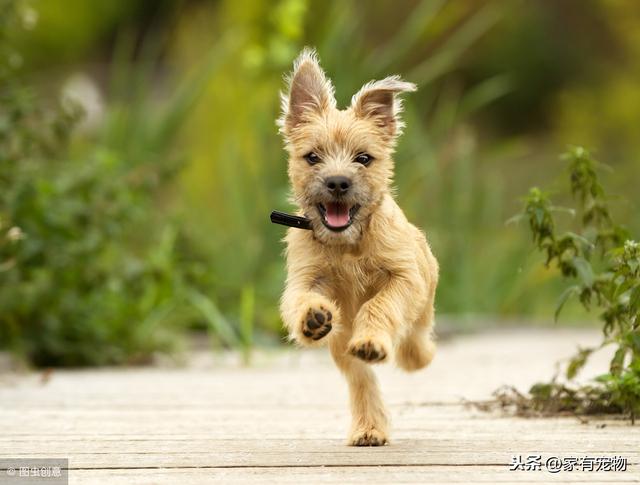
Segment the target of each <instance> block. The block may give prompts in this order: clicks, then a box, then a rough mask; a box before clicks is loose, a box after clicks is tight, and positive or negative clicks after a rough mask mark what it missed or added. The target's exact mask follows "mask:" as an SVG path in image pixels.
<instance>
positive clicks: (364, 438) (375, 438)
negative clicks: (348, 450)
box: [349, 427, 388, 446]
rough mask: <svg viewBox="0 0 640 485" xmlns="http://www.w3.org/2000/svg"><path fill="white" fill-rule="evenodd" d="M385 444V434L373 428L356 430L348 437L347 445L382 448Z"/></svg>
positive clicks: (386, 441)
mask: <svg viewBox="0 0 640 485" xmlns="http://www.w3.org/2000/svg"><path fill="white" fill-rule="evenodd" d="M387 443H388V440H387V436H386V434H385V433H384V432H382V431H381V430H379V429H377V428H375V427H373V428H368V429H357V430H355V431H353V432H352V433H351V436H350V437H349V444H350V445H351V446H383V445H386V444H387Z"/></svg>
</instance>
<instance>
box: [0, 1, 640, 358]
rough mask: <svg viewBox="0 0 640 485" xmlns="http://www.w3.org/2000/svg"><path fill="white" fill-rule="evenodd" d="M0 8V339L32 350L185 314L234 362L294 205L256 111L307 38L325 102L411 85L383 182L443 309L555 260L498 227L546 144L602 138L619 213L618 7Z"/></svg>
mask: <svg viewBox="0 0 640 485" xmlns="http://www.w3.org/2000/svg"><path fill="white" fill-rule="evenodd" d="M0 5H2V9H7V10H3V15H2V16H0V18H1V20H0V21H1V22H2V32H1V35H2V38H0V58H2V59H3V60H4V61H5V64H3V66H2V69H3V71H2V73H3V76H4V77H3V78H2V85H1V86H0V91H1V93H2V94H1V96H2V103H3V104H2V106H0V131H1V132H2V133H3V134H4V135H3V136H5V138H4V139H3V140H4V141H3V143H4V145H3V151H2V153H0V163H2V167H1V168H0V170H1V171H2V174H3V175H2V176H3V177H4V178H3V179H2V182H1V183H2V184H3V186H2V187H3V190H2V194H0V203H1V204H2V205H0V213H1V215H2V228H0V234H1V235H2V236H0V237H4V239H3V240H2V243H1V244H2V246H1V249H0V251H2V253H1V254H2V257H1V259H0V278H2V282H1V283H0V284H1V285H2V286H0V288H1V289H0V302H2V303H0V305H5V306H0V346H1V347H12V348H16V349H20V350H21V351H22V353H23V355H27V356H29V358H30V359H31V360H32V361H34V362H36V363H39V364H47V363H67V364H74V363H107V362H123V361H141V360H145V359H148V358H149V356H150V355H152V353H153V352H154V351H156V350H162V349H166V348H167V344H168V343H170V342H176V341H178V340H176V338H175V337H176V336H179V335H184V333H185V332H184V329H186V328H191V329H193V328H195V329H204V330H207V331H208V332H209V335H210V337H211V340H212V342H213V344H214V345H216V346H217V345H224V346H232V347H237V348H240V349H243V351H244V355H245V358H246V359H248V358H249V350H250V348H251V346H252V345H255V344H262V343H269V342H275V341H277V340H278V339H280V338H281V337H282V336H283V335H282V333H281V332H282V330H281V324H280V319H279V316H278V310H277V308H278V305H277V301H278V298H279V296H280V292H281V288H282V285H283V280H284V272H283V259H282V254H281V252H282V249H283V246H282V244H281V242H280V239H281V237H282V236H283V231H282V229H281V228H279V227H276V226H272V225H270V224H269V221H268V217H267V215H268V214H269V212H270V211H271V210H272V209H276V208H277V209H281V210H287V209H291V207H290V205H289V202H288V193H289V189H288V186H287V179H286V159H285V154H284V151H283V149H282V141H281V140H280V138H279V136H278V134H277V131H276V127H275V123H274V120H275V118H276V117H277V115H278V109H279V99H278V91H279V90H281V89H282V88H283V81H282V76H283V74H284V73H286V72H288V71H289V70H290V68H291V62H292V60H293V59H294V58H295V56H296V54H297V53H298V52H299V50H300V49H301V48H302V46H304V45H312V46H315V47H316V48H317V49H318V51H319V54H320V57H321V59H322V64H323V67H324V68H325V69H326V71H327V73H328V74H329V76H330V77H331V78H332V79H333V80H334V82H335V85H336V87H337V93H336V94H337V99H338V103H339V105H340V106H345V105H346V104H347V103H348V101H349V99H350V97H351V95H352V94H353V93H354V92H355V91H356V90H357V89H358V88H359V87H360V86H361V85H362V84H363V83H365V82H367V81H369V80H370V79H372V78H379V77H382V76H386V75H388V74H393V73H398V74H401V75H403V77H405V78H406V79H408V80H410V81H412V82H416V83H417V84H418V85H419V91H418V92H417V93H415V94H412V95H411V97H410V98H409V99H407V102H406V112H405V113H404V117H405V119H406V122H407V129H406V131H405V133H404V135H403V137H402V139H401V141H400V145H399V147H398V153H397V156H396V161H397V164H396V165H397V167H396V172H397V173H396V185H397V187H398V190H397V194H398V199H399V202H400V205H401V206H402V207H403V209H405V211H406V213H407V216H408V217H409V219H410V220H412V221H413V222H415V223H416V224H418V225H419V226H420V227H422V228H424V229H425V231H426V232H427V235H428V237H429V239H430V241H431V243H432V246H433V248H434V251H435V253H436V255H437V256H438V258H439V260H440V263H441V267H442V278H441V283H440V286H439V289H438V301H437V306H438V312H439V313H441V314H442V313H456V314H460V315H474V314H477V313H486V314H495V315H501V316H520V315H548V314H549V307H550V303H551V302H553V301H554V295H555V293H556V291H557V290H558V288H559V287H560V286H559V285H560V284H559V282H558V281H557V280H556V279H554V277H553V276H554V274H555V273H556V270H553V269H544V268H541V267H540V266H539V265H538V263H539V261H540V258H539V256H538V255H536V254H534V253H532V252H531V251H530V249H529V248H528V247H527V245H526V244H525V243H524V240H523V238H522V235H521V233H520V232H519V230H518V229H517V228H515V227H513V226H506V227H505V225H504V221H505V220H506V219H507V218H508V216H509V215H510V214H512V213H513V212H514V211H515V208H516V204H517V196H518V194H520V193H521V192H522V191H523V190H525V188H526V187H528V185H529V181H530V179H531V177H532V176H534V175H536V176H541V177H542V178H543V180H541V182H551V181H550V180H549V178H548V177H549V176H548V175H547V174H549V173H553V171H552V170H548V169H549V168H551V166H552V165H554V164H555V163H557V162H555V161H549V160H552V159H551V157H548V156H547V154H548V153H550V152H554V151H555V150H556V147H557V146H558V145H559V144H561V145H565V144H567V143H569V142H571V143H584V144H589V145H590V146H594V147H596V148H598V149H601V150H603V151H605V152H607V153H608V152H609V151H613V152H615V156H614V157H613V158H612V160H613V163H612V165H613V166H614V167H615V171H614V172H613V174H612V175H610V180H608V181H609V182H611V184H612V187H613V189H612V190H613V192H615V193H622V194H626V195H628V199H629V201H630V202H629V203H628V204H627V205H623V204H618V205H615V206H614V207H612V211H613V212H615V213H620V215H621V217H623V220H629V221H630V224H629V225H630V226H632V227H633V226H638V221H636V220H635V219H633V218H631V214H633V211H634V208H635V207H636V206H637V203H638V201H639V200H640V199H639V197H640V194H638V192H637V191H636V190H634V188H633V187H632V181H633V180H634V179H633V177H630V176H629V175H630V174H631V175H633V174H634V173H637V170H638V163H639V162H638V161H637V160H636V159H635V158H633V157H632V156H630V154H633V153H637V151H635V152H634V150H635V148H636V146H637V137H635V136H634V130H633V126H635V125H634V120H635V117H637V116H640V108H639V107H638V106H640V104H638V103H631V102H624V99H633V97H634V96H637V95H638V93H639V92H640V88H637V86H636V85H635V83H634V82H633V81H632V80H633V79H635V78H634V75H635V70H636V68H637V66H636V64H637V62H636V61H637V59H638V57H637V56H634V54H635V53H637V49H639V48H640V39H638V38H637V35H636V34H634V32H637V31H638V29H637V28H635V29H634V27H637V26H638V25H640V20H638V15H639V14H640V8H638V7H636V6H634V5H633V4H628V3H627V4H625V3H623V2H608V1H606V0H589V1H587V2H584V1H581V0H562V1H558V2H525V1H520V0H507V1H503V0H482V1H478V2H446V1H444V0H412V1H410V2H406V3H401V4H393V5H392V4H390V3H389V2H385V1H381V0H378V1H371V2H368V1H364V0H343V1H338V0H330V1H326V2H325V1H323V2H320V1H316V0H276V1H266V0H236V1H232V0H217V1H199V0H162V1H153V0H141V1H139V2H124V1H111V0H95V1H94V2H83V1H76V0H73V1H67V0H47V2H36V1H32V0H0ZM8 9H14V15H8V14H6V13H7V12H9V10H8ZM611 52H615V53H616V55H614V56H612V55H610V53H611ZM10 80H11V82H9V81H10ZM625 80H626V81H625ZM61 91H62V93H63V94H62V95H61V94H60V92H61ZM69 99H75V100H76V101H79V104H80V105H82V107H83V109H84V111H85V114H84V116H83V117H81V118H79V119H76V118H77V117H76V115H75V114H73V112H72V111H70V106H71V103H70V102H69ZM612 102H613V103H612ZM16 111H18V112H20V113H21V114H20V115H19V116H16V115H15V112H16ZM594 112H597V113H598V116H594V115H593V113H594ZM609 122H611V126H618V127H619V129H616V130H615V131H612V130H606V129H604V128H606V125H607V123H609ZM73 126H76V128H75V129H72V127H73ZM607 133H609V135H607ZM21 140H22V141H21ZM22 145H26V146H28V147H29V148H28V149H27V148H25V147H24V146H22ZM10 150H13V152H10ZM10 153H11V154H10ZM545 177H546V179H545ZM5 187H6V189H5ZM25 194H26V195H25ZM16 227H17V228H19V231H20V232H19V233H17V232H16V230H14V228H16ZM11 230H13V232H12V233H11V234H13V236H12V237H11V238H8V236H7V234H8V231H11ZM16 234H18V235H19V237H16ZM38 285H40V286H38ZM577 308H578V306H577V305H576V306H571V307H570V308H568V310H569V312H570V313H571V312H573V314H577V313H575V312H576V311H577V310H576V309H577ZM168 335H171V336H170V337H168Z"/></svg>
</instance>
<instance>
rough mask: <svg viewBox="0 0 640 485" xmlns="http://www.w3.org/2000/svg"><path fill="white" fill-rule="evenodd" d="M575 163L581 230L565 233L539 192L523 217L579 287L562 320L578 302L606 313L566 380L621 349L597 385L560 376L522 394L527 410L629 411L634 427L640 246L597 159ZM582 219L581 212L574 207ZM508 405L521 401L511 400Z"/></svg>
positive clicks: (638, 402)
mask: <svg viewBox="0 0 640 485" xmlns="http://www.w3.org/2000/svg"><path fill="white" fill-rule="evenodd" d="M563 158H564V159H566V160H567V161H568V162H569V176H570V185H571V193H572V194H573V196H574V198H575V200H576V201H577V205H578V211H577V215H578V216H579V223H578V230H577V232H571V231H568V232H564V233H559V232H558V229H557V225H556V220H555V217H554V215H555V213H556V212H558V211H563V210H566V209H561V208H558V207H555V206H553V205H552V203H551V201H550V199H549V196H548V195H547V194H546V193H544V192H543V191H541V190H540V189H538V188H532V189H531V190H530V192H529V194H528V196H527V197H526V199H525V207H524V211H523V213H522V214H520V215H519V216H517V217H516V219H525V220H527V222H528V223H529V228H530V230H531V233H532V235H533V242H534V244H535V246H536V248H537V249H538V250H539V251H541V252H543V253H544V254H545V256H546V265H547V266H549V265H555V266H556V267H557V268H558V269H559V270H560V273H561V275H562V276H563V277H565V278H568V279H571V280H572V281H574V282H575V284H572V285H571V286H569V287H568V288H567V289H566V290H565V291H564V293H563V294H562V295H561V297H560V300H559V302H558V307H557V310H556V318H557V316H558V314H559V312H560V311H561V309H562V307H563V305H564V304H565V302H566V301H567V300H568V299H569V298H572V297H577V298H578V299H579V301H580V303H581V304H582V305H583V306H584V308H585V309H586V310H588V311H599V312H600V313H599V318H600V320H601V321H602V323H603V333H604V339H603V342H602V344H601V345H600V346H599V347H597V348H583V349H580V350H579V351H578V353H577V354H576V355H575V356H574V357H573V358H572V359H571V360H570V362H569V365H568V366H567V369H566V377H567V379H569V381H570V380H571V379H573V378H574V377H575V376H576V374H577V373H578V372H579V371H580V369H581V368H582V367H583V366H584V365H585V363H586V361H587V359H588V358H589V356H590V355H591V353H592V352H594V351H596V350H598V349H601V348H602V347H605V346H608V345H613V346H615V353H614V356H613V359H612V360H611V363H610V365H609V370H608V372H606V373H604V374H602V375H600V376H598V377H597V378H596V380H595V383H594V384H593V385H589V386H583V387H575V386H571V385H569V384H563V383H560V382H558V381H557V380H556V379H554V380H553V381H552V382H550V383H544V384H536V385H535V386H533V387H532V388H531V390H530V391H529V392H530V397H529V398H528V399H527V398H524V397H523V396H521V395H520V396H519V397H518V396H516V397H518V398H517V399H516V401H515V402H516V404H517V405H518V407H519V408H520V409H521V410H522V409H532V410H536V411H540V412H558V411H567V410H570V411H573V412H577V413H593V412H598V413H602V412H607V413H624V414H626V415H627V416H629V417H630V419H631V420H632V422H633V421H634V420H635V417H636V416H637V415H638V413H640V318H639V317H640V244H639V243H638V242H636V241H633V240H631V239H629V236H628V234H627V231H626V230H625V229H624V228H623V227H621V226H619V225H616V224H614V222H613V220H612V216H611V213H610V210H609V205H608V199H607V196H606V194H605V191H604V189H603V187H602V185H601V184H600V181H599V180H598V169H599V168H600V167H601V165H600V164H599V163H598V162H596V161H595V160H594V159H593V158H592V157H591V155H590V154H589V152H588V151H587V150H585V149H584V148H580V147H576V148H572V149H571V150H570V151H569V152H568V153H566V154H565V155H564V157H563ZM569 212H570V213H572V214H574V213H575V211H573V210H569ZM502 401H504V402H513V401H510V399H508V398H505V397H504V396H503V398H502Z"/></svg>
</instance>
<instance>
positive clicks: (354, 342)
mask: <svg viewBox="0 0 640 485" xmlns="http://www.w3.org/2000/svg"><path fill="white" fill-rule="evenodd" d="M387 340H388V339H383V338H379V337H364V338H355V337H354V338H352V339H351V341H350V342H349V345H348V347H347V350H348V352H349V353H350V354H351V355H353V356H354V357H357V358H359V359H362V360H364V361H365V362H372V363H373V362H383V361H384V360H385V359H386V358H387V356H388V355H389V348H390V345H389V342H387Z"/></svg>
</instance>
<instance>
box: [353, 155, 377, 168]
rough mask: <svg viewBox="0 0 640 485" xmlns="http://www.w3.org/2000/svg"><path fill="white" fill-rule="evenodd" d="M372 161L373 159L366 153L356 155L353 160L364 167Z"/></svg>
mask: <svg viewBox="0 0 640 485" xmlns="http://www.w3.org/2000/svg"><path fill="white" fill-rule="evenodd" d="M372 160H373V157H372V156H371V155H369V154H368V153H358V154H357V155H356V158H355V159H354V162H358V163H361V164H362V165H364V166H365V167H366V166H367V165H369V164H370V163H371V161H372Z"/></svg>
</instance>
